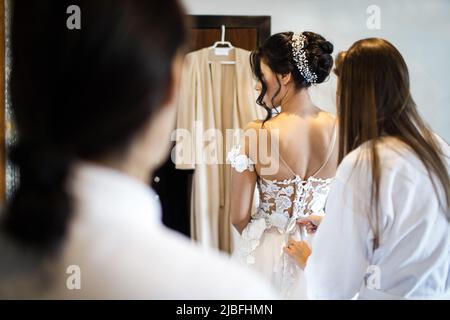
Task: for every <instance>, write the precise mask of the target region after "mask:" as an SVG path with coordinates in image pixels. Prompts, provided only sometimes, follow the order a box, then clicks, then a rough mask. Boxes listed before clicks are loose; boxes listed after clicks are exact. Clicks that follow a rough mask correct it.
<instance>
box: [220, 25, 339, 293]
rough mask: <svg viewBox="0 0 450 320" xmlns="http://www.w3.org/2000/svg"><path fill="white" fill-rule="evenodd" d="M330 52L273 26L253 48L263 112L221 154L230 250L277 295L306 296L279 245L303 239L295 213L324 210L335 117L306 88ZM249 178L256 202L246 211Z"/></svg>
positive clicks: (326, 70) (323, 70)
mask: <svg viewBox="0 0 450 320" xmlns="http://www.w3.org/2000/svg"><path fill="white" fill-rule="evenodd" d="M332 52H333V45H332V44H331V43H330V42H329V41H327V40H325V39H324V38H323V37H322V36H320V35H318V34H315V33H312V32H303V33H292V32H285V33H278V34H275V35H273V36H271V37H270V38H269V39H268V40H267V41H266V42H265V43H264V44H263V45H262V46H261V47H260V48H258V49H257V50H256V51H254V52H253V53H252V55H251V63H252V70H253V73H254V75H255V76H256V78H257V79H258V84H257V90H258V91H259V92H260V95H259V97H258V100H257V103H258V104H259V105H261V106H262V107H264V108H265V109H266V110H267V112H268V115H267V118H266V119H265V120H264V121H254V122H251V123H249V124H248V125H247V126H246V128H245V129H244V134H243V137H242V138H241V140H240V144H239V145H235V146H234V147H233V148H232V150H231V151H230V152H229V154H228V161H229V162H230V164H231V166H232V167H233V168H234V170H232V190H233V193H232V195H231V222H232V224H233V225H234V226H235V228H236V229H237V230H238V231H239V233H240V234H241V236H240V239H239V242H238V243H237V244H236V248H235V251H234V253H233V256H234V257H235V258H237V259H239V260H240V261H241V262H242V263H244V264H246V265H248V266H249V267H250V268H253V269H254V270H255V271H256V272H259V273H262V274H263V275H264V276H265V277H266V278H267V279H268V280H269V281H270V282H271V283H272V284H273V285H274V286H275V287H276V288H277V289H278V290H279V291H280V292H281V294H282V295H283V296H284V297H285V298H294V299H301V298H306V283H305V280H304V278H303V271H302V270H301V269H300V268H299V267H298V266H297V265H296V263H295V261H294V260H293V259H292V258H291V257H290V256H289V255H287V254H286V253H284V251H283V248H284V246H285V245H286V244H287V242H288V241H289V240H290V239H294V240H307V241H310V240H311V239H310V237H311V236H310V235H307V233H306V232H305V230H303V227H301V226H300V225H299V224H298V223H297V222H298V221H297V220H298V219H301V218H303V217H306V216H310V215H323V214H324V206H325V201H326V197H327V195H328V190H329V186H330V183H331V181H332V177H333V176H334V174H335V171H336V167H337V149H338V148H337V147H336V130H335V129H336V125H335V124H336V120H335V118H334V117H333V116H332V115H331V114H329V113H327V112H324V111H323V110H321V109H320V108H318V107H317V106H315V105H314V104H313V102H312V101H311V98H310V96H309V92H308V88H309V87H310V86H311V85H313V84H319V83H322V82H324V81H325V80H326V79H327V78H328V76H329V74H330V70H331V68H332V65H333V58H332V56H331V54H332ZM277 106H280V107H281V108H280V111H279V112H278V111H276V109H275V107H277ZM273 111H274V112H276V113H277V115H276V116H273V117H272V113H273ZM269 155H270V156H269ZM255 185H257V187H258V191H259V205H258V208H257V210H256V212H254V213H252V212H251V208H252V203H253V194H254V190H255ZM305 227H306V229H307V230H310V229H313V228H314V225H313V224H312V223H310V224H308V223H306V226H305ZM310 231H311V230H310Z"/></svg>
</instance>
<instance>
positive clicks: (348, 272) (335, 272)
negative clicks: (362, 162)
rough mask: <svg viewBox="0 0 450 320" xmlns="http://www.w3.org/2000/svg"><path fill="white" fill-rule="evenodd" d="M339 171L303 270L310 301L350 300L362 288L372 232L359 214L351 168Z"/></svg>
mask: <svg viewBox="0 0 450 320" xmlns="http://www.w3.org/2000/svg"><path fill="white" fill-rule="evenodd" d="M340 169H341V170H339V171H338V174H337V175H336V178H335V180H334V181H333V184H332V186H331V190H330V193H329V196H328V200H327V205H326V217H325V218H324V219H323V221H322V223H321V225H320V227H319V228H318V230H317V233H316V235H315V237H314V240H313V243H312V255H311V256H310V258H309V259H308V263H307V266H306V268H305V274H306V280H307V285H308V297H309V298H310V299H351V298H353V297H354V296H355V295H356V294H357V293H358V292H359V289H360V288H361V286H362V284H363V282H364V277H365V275H366V272H367V268H368V267H369V261H368V259H367V256H368V254H367V247H368V245H370V246H371V243H370V242H371V239H372V238H373V237H372V236H371V230H370V228H369V223H368V221H367V220H368V218H367V215H366V213H364V212H360V211H361V209H360V208H359V203H361V201H363V200H361V201H359V200H358V199H359V198H358V197H359V195H360V194H361V190H355V184H356V183H355V182H356V181H354V180H357V178H356V175H351V174H350V170H351V165H347V166H344V167H343V168H342V165H341V168H340Z"/></svg>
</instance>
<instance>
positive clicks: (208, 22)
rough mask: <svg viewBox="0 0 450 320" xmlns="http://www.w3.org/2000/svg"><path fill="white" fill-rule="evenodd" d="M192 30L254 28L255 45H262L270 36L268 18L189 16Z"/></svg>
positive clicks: (269, 20) (269, 21)
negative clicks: (222, 27)
mask: <svg viewBox="0 0 450 320" xmlns="http://www.w3.org/2000/svg"><path fill="white" fill-rule="evenodd" d="M189 18H190V19H191V23H192V28H195V29H220V28H221V26H222V25H224V26H225V27H226V28H234V29H238V28H254V29H256V30H257V43H258V45H259V46H260V45H262V44H263V43H264V41H265V40H266V39H267V38H269V37H270V34H271V17H270V16H218V15H189Z"/></svg>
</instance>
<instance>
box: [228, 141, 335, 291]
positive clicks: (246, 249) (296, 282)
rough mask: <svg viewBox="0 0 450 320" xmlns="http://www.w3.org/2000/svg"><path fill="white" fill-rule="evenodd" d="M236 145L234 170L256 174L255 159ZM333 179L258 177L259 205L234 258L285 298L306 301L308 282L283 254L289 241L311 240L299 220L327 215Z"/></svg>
mask: <svg viewBox="0 0 450 320" xmlns="http://www.w3.org/2000/svg"><path fill="white" fill-rule="evenodd" d="M241 149H242V148H241V146H239V145H238V146H235V147H234V148H233V149H232V150H231V151H230V153H229V154H228V160H229V162H230V163H231V165H232V167H233V168H234V169H235V170H236V171H238V172H243V171H244V170H246V169H248V170H251V171H253V170H254V167H253V164H252V163H251V160H250V159H249V158H248V157H247V156H246V155H245V154H242V153H240V152H239V151H240V150H241ZM331 181H332V179H319V178H315V177H313V176H311V177H310V178H308V179H306V180H302V179H301V177H300V176H298V175H295V176H294V177H293V178H292V179H287V180H267V179H264V178H262V177H260V176H258V178H257V187H258V190H259V205H258V208H257V210H256V212H254V213H252V219H251V221H250V223H249V224H248V225H247V226H246V227H245V229H244V230H243V231H242V234H241V237H240V239H239V241H238V243H237V245H236V248H235V250H234V252H233V256H234V257H235V258H236V259H238V260H239V261H241V263H243V264H245V265H247V266H249V267H250V268H251V269H254V270H257V271H258V272H259V273H261V274H263V275H264V276H265V277H266V278H267V279H269V280H270V281H271V283H272V284H273V285H274V286H275V288H277V289H278V291H279V292H280V293H281V294H282V296H283V297H284V298H289V299H304V298H306V283H305V280H304V277H303V270H301V269H300V268H299V267H298V266H297V264H296V262H295V261H294V260H293V259H292V258H291V257H289V256H288V255H287V254H286V253H284V251H283V247H284V246H285V245H286V243H287V242H288V240H289V239H295V240H301V239H304V240H307V241H310V240H311V236H310V235H305V234H304V232H302V231H303V230H301V228H300V227H299V226H298V225H297V224H296V220H297V219H298V218H300V217H303V216H308V215H311V214H315V215H323V214H324V207H325V201H326V198H327V194H328V191H329V187H330V184H331Z"/></svg>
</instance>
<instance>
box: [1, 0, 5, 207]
mask: <svg viewBox="0 0 450 320" xmlns="http://www.w3.org/2000/svg"><path fill="white" fill-rule="evenodd" d="M0 66H1V69H2V70H1V72H0V203H2V202H4V201H6V115H5V112H6V107H5V72H6V70H5V1H4V0H0Z"/></svg>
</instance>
